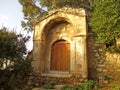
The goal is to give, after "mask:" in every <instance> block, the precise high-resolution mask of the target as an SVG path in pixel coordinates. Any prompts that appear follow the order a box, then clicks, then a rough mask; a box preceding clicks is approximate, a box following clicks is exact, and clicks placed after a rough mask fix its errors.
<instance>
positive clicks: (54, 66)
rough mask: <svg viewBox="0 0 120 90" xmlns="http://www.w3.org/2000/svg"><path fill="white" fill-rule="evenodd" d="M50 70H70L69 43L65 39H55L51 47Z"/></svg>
mask: <svg viewBox="0 0 120 90" xmlns="http://www.w3.org/2000/svg"><path fill="white" fill-rule="evenodd" d="M50 68H51V70H52V71H70V44H69V43H68V42H67V41H65V40H61V41H57V42H55V43H54V44H53V45H52V47H51V67H50Z"/></svg>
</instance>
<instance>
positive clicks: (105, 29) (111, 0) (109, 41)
mask: <svg viewBox="0 0 120 90" xmlns="http://www.w3.org/2000/svg"><path fill="white" fill-rule="evenodd" d="M91 7H92V12H91V18H90V20H91V22H90V24H91V26H92V31H94V32H95V33H96V34H97V42H99V43H104V44H106V48H107V50H108V51H111V52H114V51H117V52H119V51H120V47H117V46H116V40H117V39H118V38H120V25H119V24H120V13H119V12H120V9H119V8H120V0H94V2H93V3H92V5H91Z"/></svg>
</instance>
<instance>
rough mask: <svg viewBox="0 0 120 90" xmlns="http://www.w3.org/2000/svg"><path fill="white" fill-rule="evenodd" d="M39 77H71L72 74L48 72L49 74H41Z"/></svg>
mask: <svg viewBox="0 0 120 90" xmlns="http://www.w3.org/2000/svg"><path fill="white" fill-rule="evenodd" d="M41 76H48V77H71V76H72V74H71V73H69V72H54V71H53V72H52V71H51V72H49V73H42V74H41Z"/></svg>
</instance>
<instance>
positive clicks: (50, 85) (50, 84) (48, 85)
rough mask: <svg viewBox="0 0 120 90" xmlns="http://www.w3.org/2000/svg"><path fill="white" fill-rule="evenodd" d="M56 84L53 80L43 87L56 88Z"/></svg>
mask: <svg viewBox="0 0 120 90" xmlns="http://www.w3.org/2000/svg"><path fill="white" fill-rule="evenodd" d="M54 86H55V82H53V81H51V82H49V83H48V84H45V85H43V86H42V88H44V89H54Z"/></svg>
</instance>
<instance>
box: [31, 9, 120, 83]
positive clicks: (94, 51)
mask: <svg viewBox="0 0 120 90" xmlns="http://www.w3.org/2000/svg"><path fill="white" fill-rule="evenodd" d="M118 43H119V42H118ZM103 47H105V45H102V44H98V43H96V42H95V35H94V33H92V32H91V31H89V30H88V26H87V21H86V12H85V10H84V9H83V8H80V9H71V8H62V9H58V10H52V11H51V12H49V15H47V16H46V17H44V18H43V19H42V20H41V21H40V22H39V23H38V24H36V26H35V31H34V46H33V59H34V61H33V62H32V65H33V67H34V72H35V73H36V75H35V77H36V79H35V78H34V79H35V80H36V81H35V80H34V82H36V83H46V82H49V81H56V82H57V83H59V84H60V83H68V84H75V83H81V82H84V81H86V80H88V79H100V77H102V76H103V75H107V76H110V77H112V78H116V79H117V78H118V77H119V76H120V65H119V63H120V54H119V53H118V54H115V53H114V54H113V53H108V52H105V51H104V49H103Z"/></svg>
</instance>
